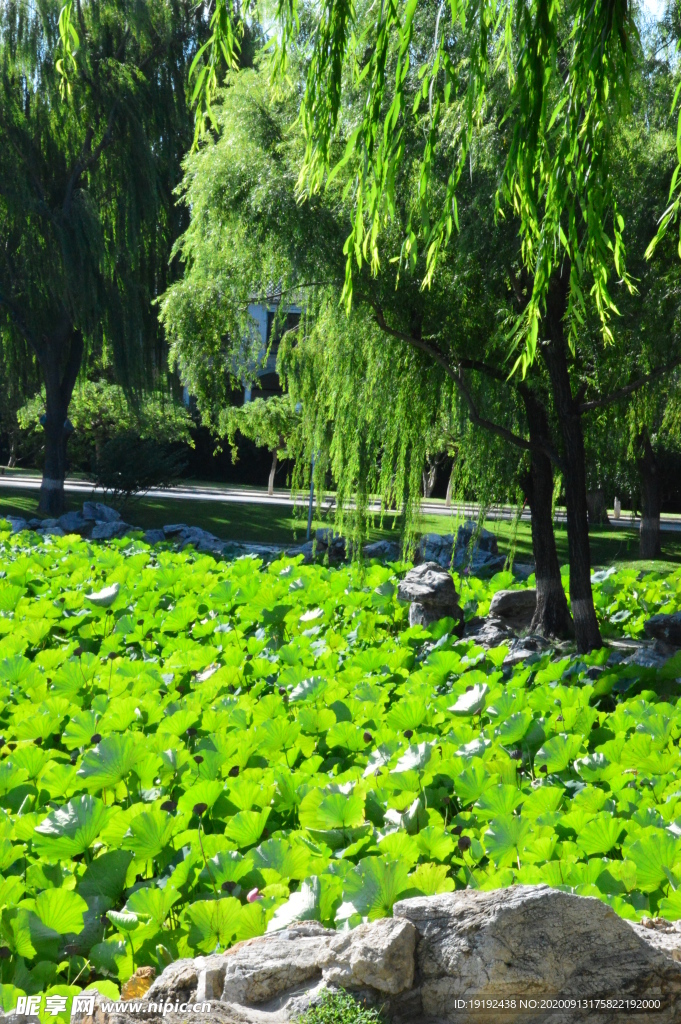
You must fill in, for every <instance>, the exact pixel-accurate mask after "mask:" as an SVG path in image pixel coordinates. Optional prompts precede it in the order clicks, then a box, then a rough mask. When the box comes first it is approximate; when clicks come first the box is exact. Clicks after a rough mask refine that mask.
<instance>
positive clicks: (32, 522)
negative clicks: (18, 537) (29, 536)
mask: <svg viewBox="0 0 681 1024" xmlns="http://www.w3.org/2000/svg"><path fill="white" fill-rule="evenodd" d="M42 525H43V521H42V519H38V517H37V516H36V517H35V518H33V519H29V521H28V529H29V530H37V529H39V527H41V526H42Z"/></svg>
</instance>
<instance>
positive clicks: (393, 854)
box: [378, 826, 454, 867]
mask: <svg viewBox="0 0 681 1024" xmlns="http://www.w3.org/2000/svg"><path fill="white" fill-rule="evenodd" d="M433 831H435V832H437V831H438V829H437V828H436V827H435V826H430V828H425V829H424V830H423V832H419V833H418V835H417V836H410V835H408V834H407V833H406V832H389V833H388V835H387V836H383V838H382V839H380V840H379V843H378V849H379V851H380V854H381V857H383V859H384V860H399V861H402V863H404V864H406V865H407V867H411V866H412V865H413V864H416V861H417V860H418V859H419V857H420V856H421V854H422V853H426V854H427V848H428V847H429V844H428V840H429V839H433V838H434V837H433V835H432V832H433ZM427 833H430V834H428V835H426V834H427ZM443 834H444V835H446V833H445V832H444V830H443ZM422 837H425V839H424V843H423V844H419V843H418V840H419V839H421V838H422ZM450 843H451V847H452V849H453V847H454V843H453V841H452V840H451V839H450ZM435 844H437V839H435ZM424 847H425V849H424Z"/></svg>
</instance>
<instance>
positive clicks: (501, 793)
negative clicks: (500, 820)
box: [475, 785, 523, 819]
mask: <svg viewBox="0 0 681 1024" xmlns="http://www.w3.org/2000/svg"><path fill="white" fill-rule="evenodd" d="M522 802H523V794H522V793H521V792H520V791H519V790H518V789H516V787H515V786H505V785H498V786H490V787H489V788H488V789H486V790H485V792H484V793H483V794H482V795H481V796H480V798H479V800H477V801H476V804H475V807H476V809H477V810H478V812H479V814H480V817H481V818H488V819H489V818H496V817H502V816H503V815H506V814H513V812H514V811H515V809H516V807H518V805H519V804H521V803H522Z"/></svg>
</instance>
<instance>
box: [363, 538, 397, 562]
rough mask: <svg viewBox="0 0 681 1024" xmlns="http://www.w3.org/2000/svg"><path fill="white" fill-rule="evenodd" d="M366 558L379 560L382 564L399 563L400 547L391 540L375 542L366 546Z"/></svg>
mask: <svg viewBox="0 0 681 1024" xmlns="http://www.w3.org/2000/svg"><path fill="white" fill-rule="evenodd" d="M364 557H365V558H378V559H379V560H380V561H381V562H397V561H399V558H400V545H399V544H396V543H395V542H394V541H391V540H375V541H372V542H371V543H370V544H365V545H364Z"/></svg>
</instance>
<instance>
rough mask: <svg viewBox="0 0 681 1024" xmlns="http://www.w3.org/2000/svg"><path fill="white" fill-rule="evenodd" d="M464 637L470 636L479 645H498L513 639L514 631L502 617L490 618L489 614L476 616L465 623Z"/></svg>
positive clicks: (487, 646) (488, 646)
mask: <svg viewBox="0 0 681 1024" xmlns="http://www.w3.org/2000/svg"><path fill="white" fill-rule="evenodd" d="M463 635H464V636H465V637H472V638H473V639H474V640H475V642H476V644H480V646H481V647H486V648H490V647H498V646H499V644H505V643H508V641H509V640H514V639H515V633H514V632H513V630H512V629H511V627H510V626H509V625H507V624H506V623H505V622H504V621H503V619H496V618H492V617H491V616H490V617H488V618H485V619H481V618H479V617H478V616H476V617H475V618H474V619H471V620H470V621H469V622H467V623H466V626H465V629H464V631H463Z"/></svg>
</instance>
